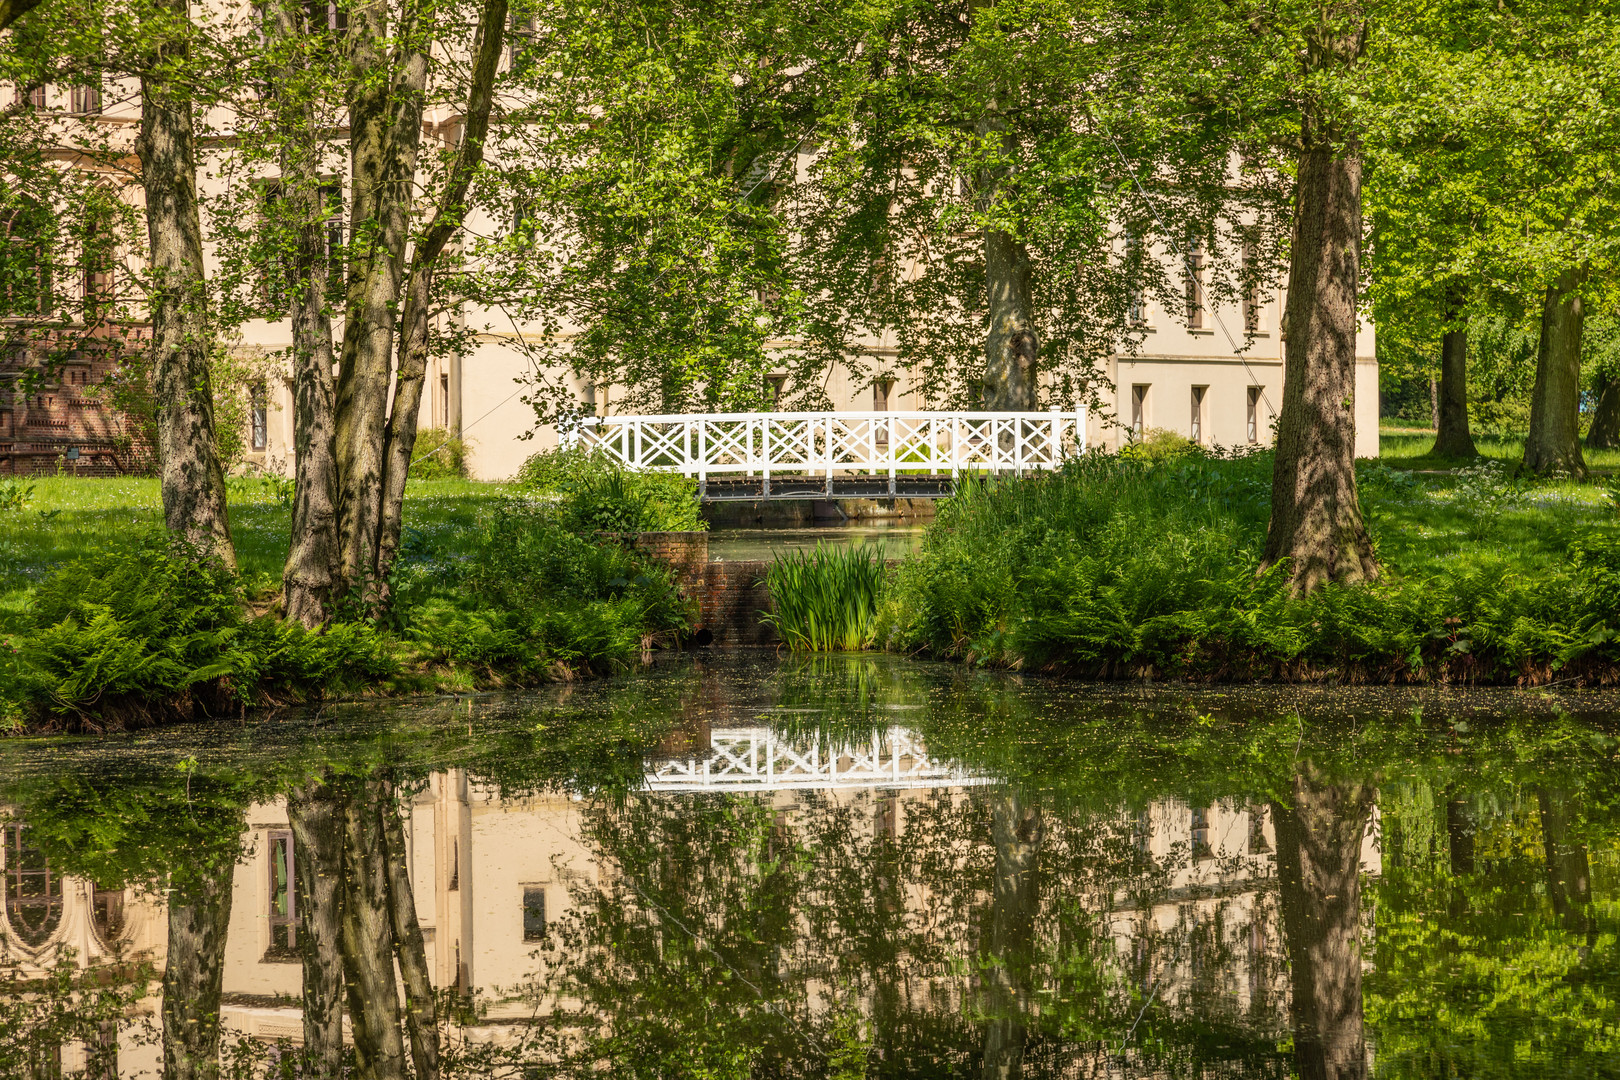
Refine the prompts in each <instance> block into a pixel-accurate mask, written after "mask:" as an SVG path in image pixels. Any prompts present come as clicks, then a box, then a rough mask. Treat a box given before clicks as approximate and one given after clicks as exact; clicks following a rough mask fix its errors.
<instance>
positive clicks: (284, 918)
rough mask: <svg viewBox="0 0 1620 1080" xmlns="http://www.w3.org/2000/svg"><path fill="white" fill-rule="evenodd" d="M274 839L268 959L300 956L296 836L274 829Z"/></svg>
mask: <svg viewBox="0 0 1620 1080" xmlns="http://www.w3.org/2000/svg"><path fill="white" fill-rule="evenodd" d="M269 841H270V944H269V947H267V948H266V949H265V950H264V956H265V959H266V960H286V959H289V958H291V957H294V956H296V955H297V952H298V929H297V925H296V921H297V917H298V897H297V894H296V890H295V888H294V886H293V838H292V833H290V832H279V831H278V832H272V833H270V835H269Z"/></svg>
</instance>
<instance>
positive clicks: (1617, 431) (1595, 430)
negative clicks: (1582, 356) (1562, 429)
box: [1586, 372, 1620, 450]
mask: <svg viewBox="0 0 1620 1080" xmlns="http://www.w3.org/2000/svg"><path fill="white" fill-rule="evenodd" d="M1596 390H1597V396H1598V399H1597V409H1596V410H1594V411H1593V413H1592V426H1591V427H1589V428H1587V429H1586V448H1587V449H1588V450H1620V373H1614V372H1599V373H1598V381H1597V387H1596Z"/></svg>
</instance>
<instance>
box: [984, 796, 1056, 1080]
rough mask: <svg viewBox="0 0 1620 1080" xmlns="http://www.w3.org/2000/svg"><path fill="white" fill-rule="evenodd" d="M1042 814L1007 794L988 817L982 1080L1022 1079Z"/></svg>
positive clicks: (1036, 909)
mask: <svg viewBox="0 0 1620 1080" xmlns="http://www.w3.org/2000/svg"><path fill="white" fill-rule="evenodd" d="M1044 831H1045V830H1044V823H1043V822H1042V820H1041V812H1040V810H1039V809H1038V808H1036V807H1029V806H1025V805H1023V802H1022V800H1020V799H1019V797H1018V796H1017V795H1015V794H1012V793H1011V792H1008V793H1005V794H1002V795H998V796H996V798H995V802H994V804H993V805H992V807H991V811H990V836H991V839H992V840H993V841H994V842H995V848H996V876H995V882H994V884H993V887H992V888H993V893H992V901H991V903H992V909H991V918H990V942H989V946H990V947H989V950H988V952H989V957H988V961H989V962H988V963H987V964H986V966H985V976H984V980H985V998H986V1001H985V1005H986V1009H985V1012H986V1014H987V1015H988V1016H989V1019H988V1020H987V1021H986V1023H985V1029H984V1062H983V1070H982V1075H983V1076H984V1078H985V1080H1016V1078H1017V1077H1019V1076H1022V1075H1023V1068H1024V1042H1025V1038H1026V1035H1027V1027H1028V1025H1027V1021H1026V1016H1027V1013H1028V1008H1029V1004H1030V1003H1029V1000H1028V999H1029V993H1030V963H1031V960H1032V956H1031V951H1032V949H1033V947H1034V941H1035V917H1036V915H1037V914H1038V913H1039V911H1040V904H1041V899H1040V895H1041V894H1040V881H1039V873H1040V852H1041V840H1042V838H1043V835H1044Z"/></svg>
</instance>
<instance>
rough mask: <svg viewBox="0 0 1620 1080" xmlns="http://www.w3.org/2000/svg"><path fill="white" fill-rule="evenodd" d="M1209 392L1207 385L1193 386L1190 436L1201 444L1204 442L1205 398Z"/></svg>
mask: <svg viewBox="0 0 1620 1080" xmlns="http://www.w3.org/2000/svg"><path fill="white" fill-rule="evenodd" d="M1208 392H1209V387H1207V386H1195V387H1193V388H1192V423H1191V424H1190V425H1189V427H1188V431H1189V436H1188V437H1189V438H1191V439H1192V441H1193V442H1195V443H1198V444H1200V445H1202V444H1203V442H1204V398H1205V396H1206V395H1207V394H1208Z"/></svg>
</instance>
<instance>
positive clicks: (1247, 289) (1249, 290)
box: [1243, 244, 1260, 334]
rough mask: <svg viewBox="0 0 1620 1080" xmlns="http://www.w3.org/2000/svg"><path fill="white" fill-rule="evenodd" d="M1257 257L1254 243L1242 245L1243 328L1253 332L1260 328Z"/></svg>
mask: <svg viewBox="0 0 1620 1080" xmlns="http://www.w3.org/2000/svg"><path fill="white" fill-rule="evenodd" d="M1257 262H1258V259H1257V258H1256V256H1255V251H1254V245H1253V244H1245V245H1244V246H1243V276H1244V278H1245V279H1246V280H1245V283H1244V286H1243V329H1244V330H1245V331H1246V332H1248V333H1251V334H1252V333H1255V332H1256V331H1258V330H1259V329H1260V279H1259V276H1258V274H1257V273H1256V270H1257V266H1256V264H1257Z"/></svg>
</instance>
